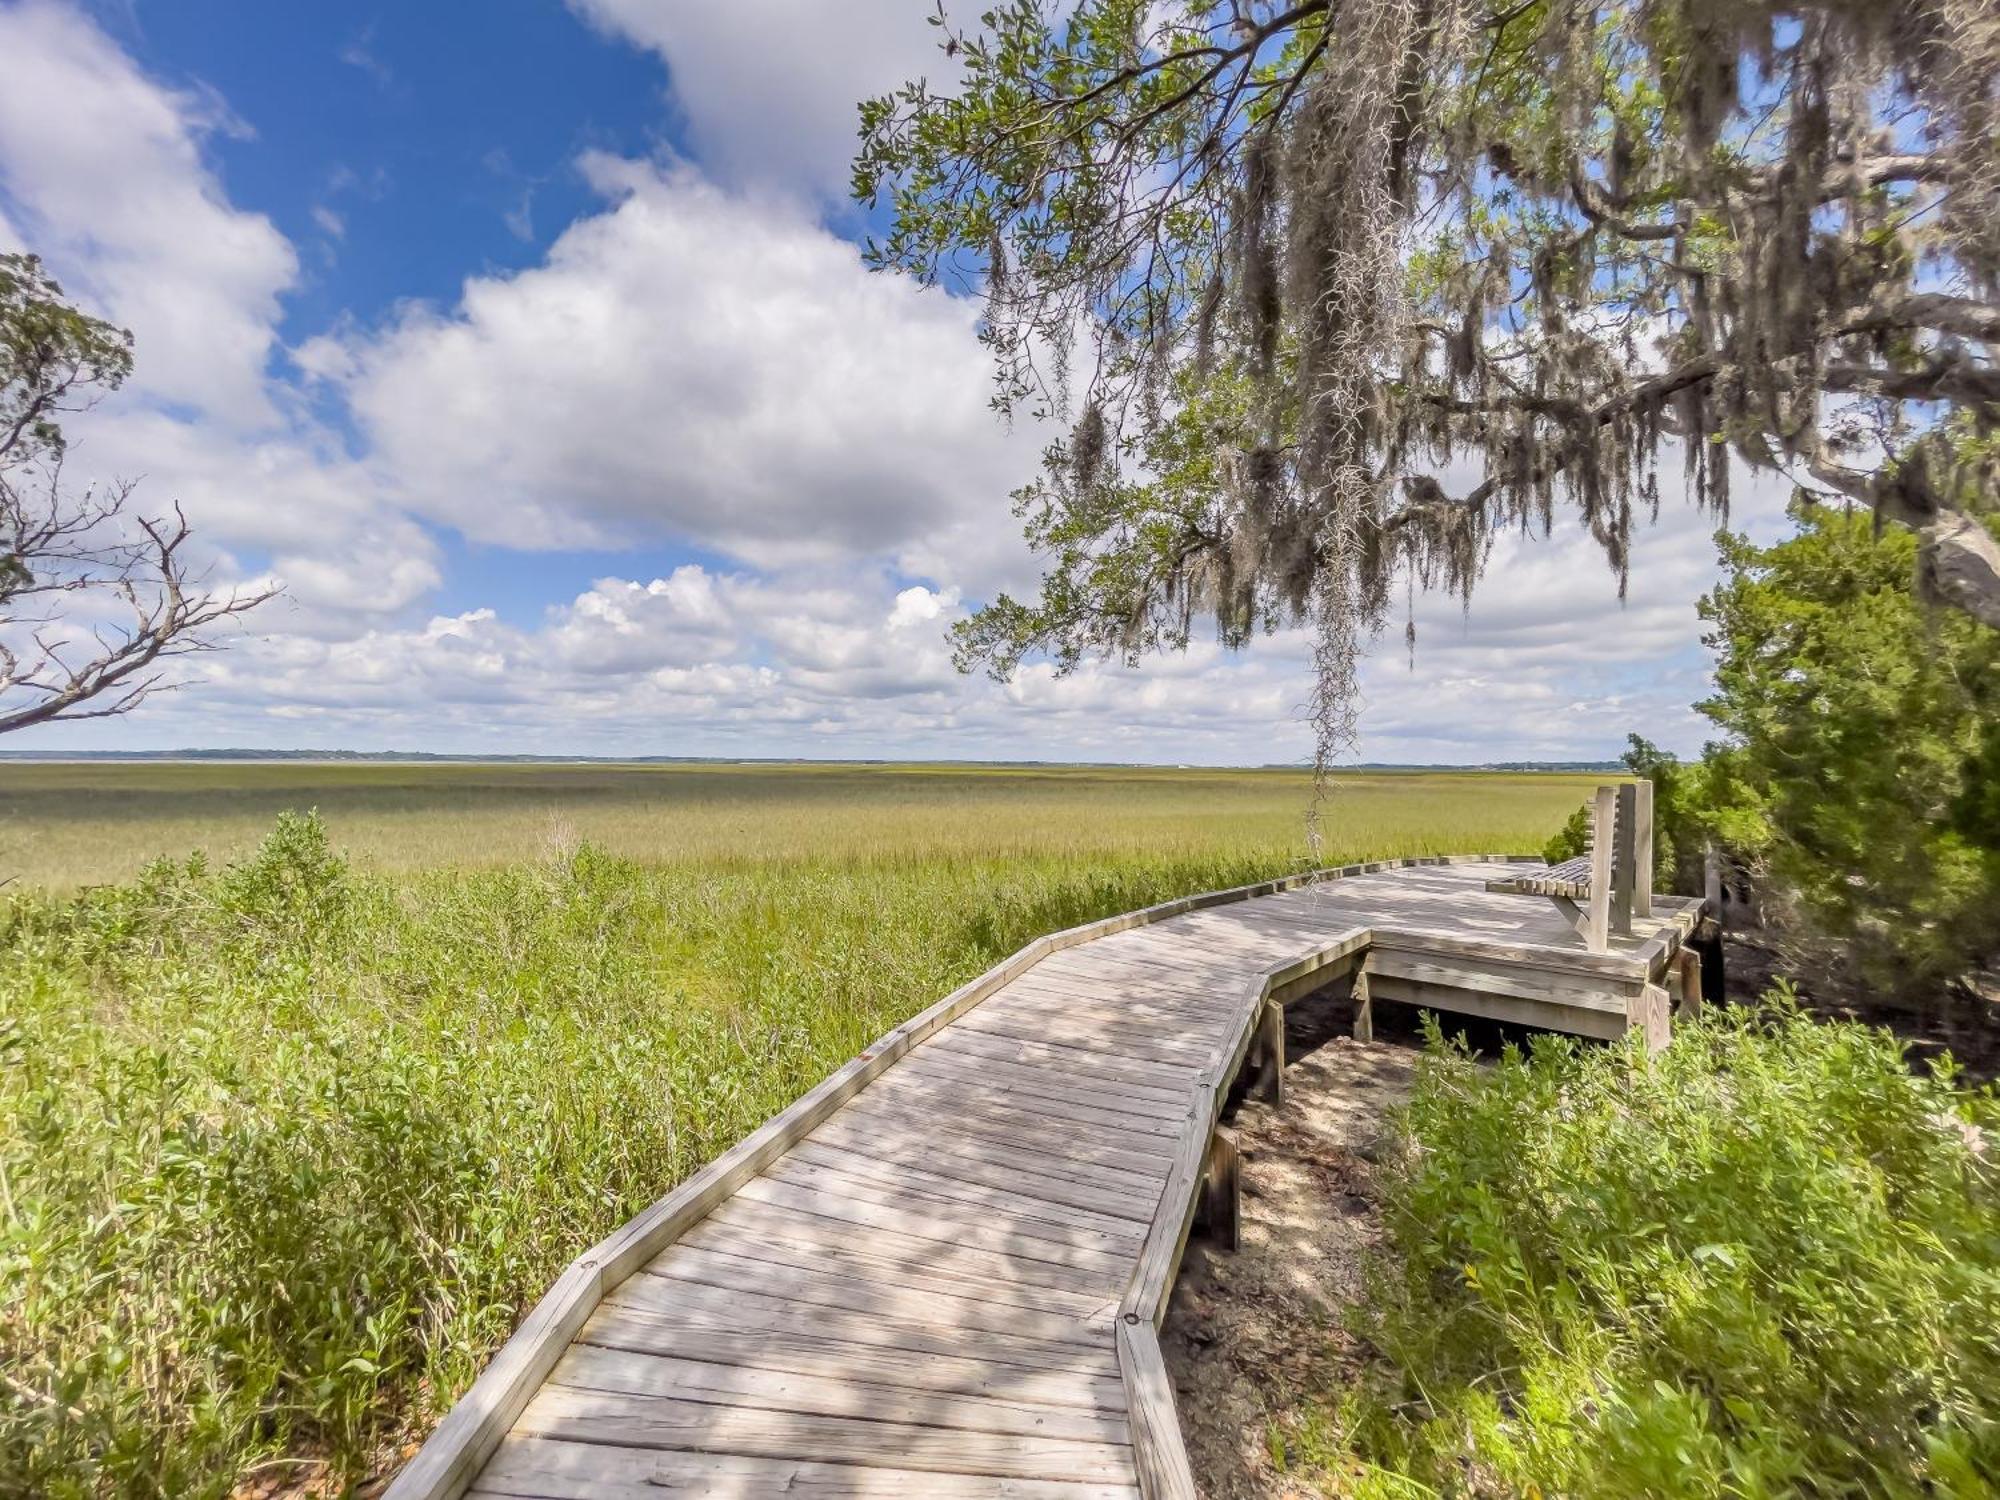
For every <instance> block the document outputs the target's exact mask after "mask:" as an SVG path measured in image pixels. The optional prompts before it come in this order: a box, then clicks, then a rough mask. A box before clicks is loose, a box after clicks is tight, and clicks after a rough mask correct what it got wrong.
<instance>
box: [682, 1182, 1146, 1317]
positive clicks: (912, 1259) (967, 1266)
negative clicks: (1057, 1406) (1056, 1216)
mask: <svg viewBox="0 0 2000 1500" xmlns="http://www.w3.org/2000/svg"><path fill="white" fill-rule="evenodd" d="M703 1222H704V1223H707V1224H722V1225H728V1226H731V1227H733V1228H739V1229H741V1230H743V1231H745V1232H746V1233H750V1234H755V1235H760V1236H764V1237H766V1238H768V1239H772V1240H777V1241H782V1242H784V1243H787V1244H797V1245H811V1246H815V1247H820V1248H823V1249H824V1250H825V1251H826V1252H828V1253H832V1254H838V1255H865V1256H867V1257H868V1258H870V1259H871V1260H878V1261H882V1262H886V1263H888V1264H892V1265H901V1266H907V1267H909V1268H910V1269H912V1270H917V1271H935V1270H938V1269H949V1270H951V1271H952V1272H954V1273H955V1274H958V1275H961V1276H970V1277H978V1278H983V1279H985V1280H988V1281H992V1282H994V1283H996V1284H1000V1285H1006V1286H1018V1287H1020V1288H1021V1289H1022V1290H1023V1292H1034V1291H1037V1290H1042V1291H1057V1292H1071V1293H1084V1294H1087V1295H1089V1296H1092V1297H1102V1296H1103V1295H1104V1289H1105V1287H1106V1285H1107V1279H1108V1272H1107V1271H1106V1270H1103V1269H1099V1270H1080V1269H1077V1268H1076V1267H1073V1266H1062V1265H1054V1264H1051V1263H1050V1262H1048V1261H1045V1260H1034V1259H1032V1258H1030V1257H1028V1256H1022V1255H1010V1254H1008V1253H1006V1252H1004V1251H995V1250H985V1249H981V1248H979V1247H977V1246H973V1245H968V1244H965V1243H964V1242H963V1241H962V1240H961V1239H960V1238H958V1237H957V1236H954V1235H951V1234H950V1231H949V1230H948V1229H940V1230H939V1231H938V1232H937V1233H935V1234H933V1235H932V1236H930V1237H928V1238H926V1237H923V1236H919V1235H913V1234H901V1233H898V1232H897V1231H895V1230H893V1229H887V1228H882V1227H879V1226H877V1227H873V1228H871V1229H870V1230H869V1232H868V1233H867V1234H865V1235H859V1234H856V1233H855V1228H856V1226H855V1225H854V1224H853V1223H851V1222H849V1221H847V1220H844V1219H833V1218H828V1217H826V1216H825V1215H823V1214H817V1213H812V1212H809V1211H806V1210H803V1209H798V1208H793V1207H789V1206H787V1205H784V1204H777V1203H767V1202H763V1201H761V1200H759V1199H757V1198H750V1197H746V1196H744V1195H743V1194H741V1193H739V1194H737V1195H736V1196H735V1197H734V1198H731V1199H730V1200H729V1201H728V1202H727V1203H724V1204H722V1205H721V1206H720V1207H718V1208H717V1209H716V1210H715V1212H714V1213H712V1214H710V1215H709V1216H708V1218H707V1219H706V1220H704V1221H703ZM1006 1300H1014V1299H1012V1298H1008V1299H1006ZM1026 1305H1032V1304H1026Z"/></svg>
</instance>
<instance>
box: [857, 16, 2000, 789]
mask: <svg viewBox="0 0 2000 1500" xmlns="http://www.w3.org/2000/svg"><path fill="white" fill-rule="evenodd" d="M935 19H936V24H937V25H938V27H939V29H940V33H941V36H942V46H943V50H944V53H945V55H946V57H947V60H948V66H949V68H950V70H951V71H952V73H953V75H954V76H953V77H952V78H951V79H950V81H949V84H948V86H946V87H941V88H933V87H932V86H930V85H929V84H928V83H926V82H924V81H915V82H912V83H909V84H907V85H906V86H904V87H903V88H901V89H899V90H898V91H896V92H895V93H893V94H890V95H887V96H884V97H882V98H878V99H875V100H871V101H868V102H866V103H864V105H863V106H862V145H861V150H860V154H859V156H858V158H857V161H856V164H855V191H856V193H857V195H858V196H859V197H860V198H861V199H863V200H864V201H868V202H879V201H881V200H883V199H885V198H886V200H887V203H888V206H889V210H890V219H889V224H888V227H887V229H886V231H885V232H884V234H883V235H882V236H881V237H880V238H879V239H878V240H876V241H875V242H874V243H872V244H871V246H870V255H871V257H872V260H873V262H874V263H875V264H876V265H878V266H881V267H889V268H895V269H897V270H900V271H903V272H907V273H909V274H911V275H914V276H916V277H917V278H919V279H921V280H923V281H926V282H931V283H939V284H945V285H950V286H954V287H958V288H961V289H963V288H969V287H973V286H978V287H980V288H981V289H982V290H983V294H984V296H985V299H986V318H985V323H984V337H985V338H986V341H987V343H988V344H989V346H990V348H991V350H992V352H993V355H994V358H995V364H996V372H997V386H996V404H997V406H998V407H999V408H1000V409H1001V411H1002V412H1003V413H1009V414H1012V413H1016V412H1022V411H1029V412H1034V413H1036V414H1038V415H1045V416H1053V417H1058V418H1060V419H1062V420H1063V422H1064V424H1065V427H1066V431H1067V435H1066V436H1065V437H1064V438H1062V439H1061V440H1060V441H1058V442H1056V443H1054V444H1053V445H1052V446H1051V447H1050V449H1049V451H1048V454H1047V462H1046V465H1045V468H1044V471H1043V474H1042V476H1041V478H1040V479H1039V480H1037V481H1036V482H1035V483H1033V484H1031V485H1029V486H1028V487H1026V488H1025V489H1023V490H1022V491H1020V492H1019V494H1018V495H1017V497H1016V503H1017V506H1018V508H1019V510H1020V512H1021V514H1022V515H1023V517H1024V519H1025V522H1026V527H1027V532H1028V535H1029V538H1030V540H1031V541H1032V542H1033V543H1034V545H1035V546H1036V547H1037V549H1038V550H1039V551H1040V552H1042V553H1043V554H1044V556H1045V559H1046V576H1045V579H1044V583H1043V587H1042V591H1041V594H1040V597H1039V598H1037V599H1034V600H1029V601H1023V600H1016V599H1013V598H1008V597H1001V598H999V599H997V600H995V601H994V602H993V603H992V604H991V605H990V606H988V607H987V608H985V609H984V610H982V611H980V612H979V613H978V614H977V615H975V616H974V617H973V618H972V619H970V620H969V621H967V622H965V623H964V625H963V626H962V627H961V628H960V630H959V632H958V636H957V645H958V649H959V657H960V662H961V665H963V666H967V667H971V666H974V665H984V666H986V667H988V668H989V669H991V670H993V671H995V672H996V673H998V674H1001V675H1005V674H1006V673H1008V672H1010V671H1011V670H1012V669H1013V667H1014V666H1016V665H1017V664H1018V663H1019V662H1020V660H1021V659H1022V657H1023V656H1024V655H1025V654H1027V653H1029V652H1034V651H1043V652H1047V653H1049V654H1050V655H1051V656H1052V658H1053V659H1054V660H1055V662H1056V664H1057V665H1058V667H1059V668H1062V669H1068V668H1071V667H1074V666H1075V665H1077V664H1078V663H1079V662H1080V661H1082V660H1083V659H1084V658H1086V657H1088V656H1092V655H1097V654H1110V655H1116V656H1123V657H1125V658H1128V659H1130V658H1136V657H1137V656H1138V655H1140V654H1141V653H1144V652H1147V651H1150V650H1155V649H1175V648H1179V647H1182V646H1185V645H1186V644H1187V643H1188V641H1189V640H1190V638H1191V634H1192V632H1193V631H1194V629H1195V628H1196V625H1197V623H1198V622H1200V621H1204V620H1212V621H1213V622H1214V624H1215V627H1216V629H1217V631H1218V634H1219V636H1220V638H1221V639H1222V640H1223V641H1224V642H1225V643H1227V644H1229V645H1232V646H1235V645H1240V644H1243V643H1245V642H1247V641H1248V640H1249V639H1251V638H1252V637H1253V636H1254V635H1255V634H1257V633H1258V632H1260V631H1267V630H1271V629H1275V628H1277V627H1278V626H1280V625H1285V624H1290V623H1296V622H1306V623H1309V624H1310V625H1311V626H1312V627H1313V628H1314V631H1315V638H1316V640H1317V642H1318V655H1317V669H1318V670H1317V677H1318V684H1317V691H1316V694H1315V700H1314V701H1315V717H1316V719H1317V725H1318V730H1319V747H1320V753H1321V759H1322V763H1324V761H1325V759H1326V757H1327V756H1328V755H1329V754H1331V753H1332V752H1333V751H1334V750H1335V749H1337V748H1338V747H1339V746H1340V745H1341V744H1343V743H1344V741H1345V740H1346V738H1347V737H1348V736H1349V735H1350V734H1351V730H1352V713H1353V701H1354V700H1353V692H1352V688H1353V682H1352V676H1353V669H1354V663H1355V658H1356V653H1357V650H1358V649H1359V647H1360V646H1361V644H1362V643H1364V642H1365V641H1366V640H1367V639H1368V638H1369V637H1370V636H1371V635H1372V634H1373V633H1374V632H1375V631H1377V630H1379V629H1380V628H1381V627H1382V625H1383V624H1384V623H1385V620H1386V618H1387V616H1388V614H1389V611H1390V608H1391V605H1392V601H1393V598H1394V591H1395V587H1396V585H1397V583H1398V582H1399V581H1406V582H1407V583H1408V584H1409V585H1410V586H1412V587H1424V588H1433V587H1438V588H1443V589H1447V590H1451V591H1454V592H1456V593H1458V594H1460V595H1463V596H1465V597H1468V598H1469V597H1470V593H1471V590H1472V588H1473V586H1474V584H1475V583H1476V581H1477V579H1478V577H1479V575H1480V572H1481V570H1482V568H1483V566H1484V564H1485V562H1486V560H1487V557H1488V556H1489V553H1490V549H1491V546H1492V543H1493V540H1494V538H1495V537H1496V536H1497V535H1498V534H1500V533H1501V532H1502V531H1503V529H1505V528H1510V527H1513V528H1521V529H1525V530H1528V531H1532V532H1541V533H1545V532H1546V531H1547V530H1548V529H1549V527H1550V525H1551V523H1552V520H1553V518H1554V515H1555V513H1556V511H1557V509H1558V507H1569V508H1571V509H1573V510H1574V511H1575V512H1576V513H1577V514H1579V515H1580V516H1581V517H1582V519H1583V520H1584V522H1585V523H1587V525H1588V526H1589V528H1590V530H1591V532H1592V534H1593V535H1594V536H1595V537H1596V539H1597V541H1598V542H1599V543H1601V545H1602V547H1603V549H1604V552H1605V555H1606V557H1607V558H1608V560H1609V562H1610V565H1611V567H1612V568H1613V569H1614V570H1615V571H1616V573H1617V575H1618V578H1619V586H1620V588H1621V590H1622V588H1623V586H1624V579H1625V577H1626V574H1627V570H1628V567H1629V557H1630V550H1629V549H1630V541H1631V536H1632V531H1633V527H1634V525H1635V524H1636V523H1639V522H1642V521H1643V520H1645V519H1646V518H1648V517H1651V516H1653V515H1655V514H1656V513H1657V509H1658V506H1659V504H1660V486H1659V483H1658V480H1657V471H1658V468H1659V462H1660V459H1661V457H1662V446H1663V444H1666V443H1669V442H1671V443H1674V444H1677V445H1678V447H1679V450H1680V454H1681V458H1682V462H1683V464H1684V466H1685V474H1686V482H1687V487H1688V488H1689V490H1690V491H1691V493H1692V495H1693V497H1694V499H1695V500H1696V501H1697V502H1698V503H1699V504H1701V505H1704V506H1706V507H1709V508H1710V509H1712V510H1714V511H1715V512H1717V513H1718V516H1720V515H1722V514H1726V507H1727V504H1728V499H1729V493H1730V484H1731V473H1732V466H1733V465H1734V464H1742V465H1748V466H1749V467H1751V468H1753V469H1761V470H1766V471H1770V472H1773V473H1776V474H1778V475H1782V476H1784V477H1785V478H1787V479H1789V480H1790V481H1792V482H1793V483H1794V484H1796V485H1797V486H1798V487H1799V489H1800V491H1801V493H1803V494H1804V495H1805V496H1806V497H1808V498H1809V499H1825V498H1830V497H1834V496H1839V497H1844V498H1847V499H1850V500H1859V501H1862V502H1864V503H1866V504H1867V505H1869V506H1872V507H1873V508H1874V509H1875V510H1876V512H1877V513H1878V514H1879V515H1880V516H1882V517H1884V518H1886V519H1887V520H1890V521H1893V522H1896V523H1900V524H1902V525H1905V526H1907V527H1909V528H1910V529H1911V530H1913V531H1914V532H1915V534H1916V537H1917V541H1918V545H1917V548H1916V552H1917V558H1916V562H1915V567H1916V569H1917V577H1918V581H1919V583H1920V585H1921V589H1922V592H1923V594H1924V595H1925V597H1927V598H1929V599H1934V600H1937V601H1941V602H1943V603H1946V604H1948V605H1951V606H1954V607H1956V608H1958V609H1961V610H1963V611H1965V612H1967V613H1969V614H1971V615H1973V616H1974V617H1976V618H1977V619H1979V620H1981V621H1984V622H1985V623H1986V624H1988V625H2000V547H1996V545H1995V543H1994V540H1993V538H1992V536H1991V534H1990V533H1989V532H1988V531H1987V529H1986V528H1985V527H1984V526H1983V525H1981V524H1980V522H1979V520H1978V516H1979V513H1980V512H1982V511H1986V510H1990V509H1991V508H1992V507H1993V504H1994V495H1995V489H1996V482H1995V471H1996V463H1997V462H2000V461H1997V460H1996V457H1995V449H1994V446H1993V444H1992V442H1991V437H1992V434H1993V431H1994V428H1995V426H1996V424H2000V369H1996V368H1995V365H1994V352H1995V348H1996V344H2000V16H1996V14H1995V13H1994V11H1993V8H1992V7H1991V5H1990V4H1988V3H1986V0H1794V3H1788V4H1778V3H1771V0H1614V3H1584V0H1514V3H1500V0H1301V3H1289V0H1226V3H1206V0H1168V3H1164V4H1162V3H1157V0H1083V3H1081V4H1079V5H1076V6H1074V7H1059V6H1054V5H1050V4H1045V3H1042V0H1013V3H1010V4H1006V5H1002V6H999V7H997V8H995V9H992V10H989V11H987V12H985V13H984V14H983V15H981V16H979V17H978V18H977V19H976V21H973V22H971V23H970V24H961V22H960V21H959V20H957V19H954V18H953V17H952V16H950V15H949V14H947V13H946V12H945V11H944V10H943V9H942V6H941V7H940V10H939V13H938V15H937V17H936V18H935ZM1461 475H1463V476H1465V478H1464V482H1462V483H1452V482H1451V481H1454V480H1455V479H1456V478H1457V477H1458V476H1461Z"/></svg>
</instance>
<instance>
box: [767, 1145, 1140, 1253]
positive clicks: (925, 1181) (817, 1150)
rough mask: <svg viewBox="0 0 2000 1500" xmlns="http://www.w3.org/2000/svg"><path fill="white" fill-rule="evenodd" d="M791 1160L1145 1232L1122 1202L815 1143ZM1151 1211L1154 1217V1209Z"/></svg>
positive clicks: (1035, 1214) (1123, 1233)
mask: <svg viewBox="0 0 2000 1500" xmlns="http://www.w3.org/2000/svg"><path fill="white" fill-rule="evenodd" d="M792 1159H793V1160H795V1161H798V1162H801V1163H804V1164H808V1165H812V1166H822V1167H830V1168H832V1169H834V1170H835V1171H838V1172H841V1173H844V1174H845V1175H847V1176H849V1177H869V1178H873V1179H875V1180H876V1181H878V1182H887V1183H888V1184H889V1185H890V1186H891V1187H898V1188H903V1189H906V1190H908V1191H910V1192H913V1193H922V1194H924V1195H926V1196H928V1197H933V1198H947V1199H955V1200H957V1201H958V1202H961V1203H976V1204H978V1205H979V1206H981V1207H982V1208H987V1209H991V1210H993V1211H995V1212H997V1213H1004V1214H1012V1215H1015V1216H1017V1217H1019V1218H1022V1219H1039V1220H1042V1221H1045V1222H1047V1223H1051V1224H1070V1225H1074V1226H1075V1227H1077V1228H1079V1229H1094V1230H1096V1231H1098V1232H1099V1233H1102V1234H1107V1235H1111V1236H1113V1237H1114V1238H1119V1239H1136V1238H1138V1237H1140V1236H1141V1235H1142V1234H1143V1233H1144V1230H1143V1227H1142V1225H1143V1222H1144V1221H1143V1220H1141V1219H1134V1218H1132V1217H1129V1215H1131V1214H1132V1213H1135V1212H1138V1211H1139V1210H1138V1209H1137V1208H1136V1206H1131V1207H1128V1206H1127V1203H1126V1201H1125V1200H1118V1201H1117V1202H1116V1203H1115V1204H1111V1203H1107V1206H1106V1207H1103V1208H1084V1207H1081V1206H1079V1205H1077V1204H1074V1203H1066V1202H1062V1201H1060V1200H1057V1199H1054V1198H1044V1197H1041V1196H1040V1195H1039V1190H1038V1191H1036V1192H1029V1191H1026V1190H1013V1189H1008V1188H996V1187H992V1186H989V1185H988V1184H986V1183H983V1182H972V1181H969V1180H967V1179H964V1178H959V1177H954V1176H950V1175H948V1174H946V1173H943V1172H929V1171H923V1170H919V1169H917V1168H914V1167H908V1166H903V1165H901V1164H899V1163H887V1162H880V1161H876V1160H874V1159H873V1158H871V1157H866V1156H861V1155H859V1154H857V1153H855V1152H852V1151H843V1150H841V1149H840V1148H839V1147H838V1146H822V1145H820V1144H818V1143H817V1142H814V1141H802V1142H800V1143H799V1145H798V1146H796V1147H795V1148H794V1149H793V1151H792ZM1146 1212H1147V1213H1148V1214H1150V1212H1151V1210H1150V1208H1148V1209H1147V1210H1146Z"/></svg>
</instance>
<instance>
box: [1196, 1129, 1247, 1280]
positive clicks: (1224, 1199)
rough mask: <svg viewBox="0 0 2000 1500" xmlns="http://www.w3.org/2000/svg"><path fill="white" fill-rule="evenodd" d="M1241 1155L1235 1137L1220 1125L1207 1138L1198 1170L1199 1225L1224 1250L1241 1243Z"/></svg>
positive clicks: (1232, 1248)
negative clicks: (1202, 1164) (1202, 1163)
mask: <svg viewBox="0 0 2000 1500" xmlns="http://www.w3.org/2000/svg"><path fill="white" fill-rule="evenodd" d="M1241 1167H1242V1157H1241V1156H1240V1155H1239V1154H1238V1152H1237V1150H1236V1137H1235V1136H1233V1135H1231V1134H1230V1133H1229V1132H1228V1131H1227V1130H1224V1129H1223V1128H1222V1127H1221V1126H1220V1125H1218V1126H1216V1127H1215V1133H1214V1134H1213V1135H1211V1136H1210V1137H1209V1138H1208V1165H1207V1167H1206V1168H1205V1169H1204V1170H1203V1173H1202V1183H1201V1217H1202V1227H1203V1228H1205V1229H1206V1230H1207V1231H1208V1233H1209V1236H1210V1238H1212V1239H1214V1240H1216V1241H1217V1242H1218V1243H1220V1244H1221V1245H1222V1247H1223V1248H1224V1249H1225V1250H1234V1249H1236V1248H1237V1247H1238V1246H1240V1245H1241V1244H1242V1243H1243V1215H1242V1203H1243V1199H1242V1171H1241Z"/></svg>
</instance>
